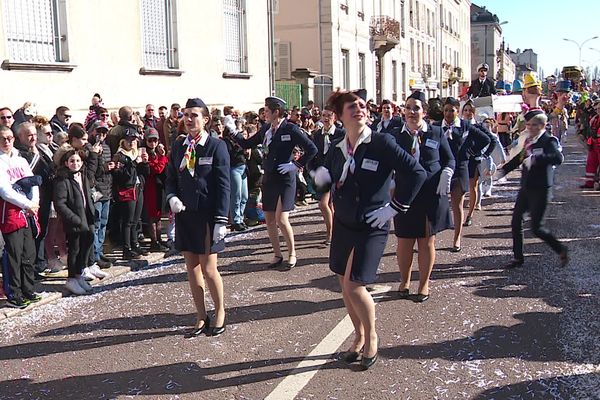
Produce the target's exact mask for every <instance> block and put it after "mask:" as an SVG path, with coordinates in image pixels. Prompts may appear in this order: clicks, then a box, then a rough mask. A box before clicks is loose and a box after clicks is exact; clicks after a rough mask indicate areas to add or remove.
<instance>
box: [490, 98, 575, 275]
mask: <svg viewBox="0 0 600 400" xmlns="http://www.w3.org/2000/svg"><path fill="white" fill-rule="evenodd" d="M524 117H525V126H526V127H527V132H526V133H527V138H526V139H525V142H524V144H523V149H522V150H521V151H519V152H518V153H517V155H516V156H515V157H513V158H512V159H511V160H510V161H509V162H507V163H506V164H504V166H503V167H502V168H500V169H499V170H498V172H496V176H495V178H496V179H499V178H502V177H504V176H505V175H506V174H508V173H509V172H511V171H513V170H514V169H516V168H517V167H519V165H523V168H522V171H521V188H520V189H519V194H518V195H517V200H516V202H515V207H514V209H513V215H512V222H511V227H512V239H513V255H514V259H513V260H512V261H511V262H510V263H509V264H508V265H507V266H506V268H509V269H510V268H517V267H522V266H523V264H524V262H525V257H524V255H523V215H524V214H525V213H526V212H529V216H530V217H531V232H532V233H533V234H534V235H535V236H537V237H539V238H540V239H542V240H543V241H544V242H546V243H547V244H548V245H549V246H550V247H551V248H552V250H554V251H555V252H556V253H557V254H558V255H559V258H560V263H561V266H563V267H564V266H566V265H567V263H568V262H569V257H568V249H567V247H566V246H565V245H563V244H562V243H560V242H559V241H558V240H557V239H556V238H555V237H554V235H552V233H551V232H550V231H549V230H548V229H546V228H545V227H544V222H543V219H544V214H545V212H546V207H547V206H548V201H549V197H550V194H551V191H552V186H553V184H554V166H556V165H560V164H562V162H563V161H564V157H563V154H562V152H561V147H560V144H559V142H558V139H557V138H556V137H555V136H552V135H550V134H548V132H546V129H545V127H546V123H547V122H548V117H547V116H546V114H544V112H543V111H542V110H541V109H532V110H530V111H529V112H527V113H526V114H525V116H524Z"/></svg>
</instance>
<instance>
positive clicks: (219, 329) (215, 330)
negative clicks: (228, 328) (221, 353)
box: [206, 323, 225, 336]
mask: <svg viewBox="0 0 600 400" xmlns="http://www.w3.org/2000/svg"><path fill="white" fill-rule="evenodd" d="M223 333H225V323H223V326H212V327H210V328H208V331H207V332H206V335H207V336H219V335H221V334H223Z"/></svg>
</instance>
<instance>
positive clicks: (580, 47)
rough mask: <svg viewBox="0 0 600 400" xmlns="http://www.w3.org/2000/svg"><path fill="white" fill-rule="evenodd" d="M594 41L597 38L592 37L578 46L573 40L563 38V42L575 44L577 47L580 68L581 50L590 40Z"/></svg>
mask: <svg viewBox="0 0 600 400" xmlns="http://www.w3.org/2000/svg"><path fill="white" fill-rule="evenodd" d="M594 39H598V36H594V37H591V38H589V39H585V40H584V41H583V42H581V44H579V42H576V41H575V40H573V39H567V38H563V40H564V41H565V42H571V43H575V46H577V48H579V64H578V66H579V67H581V49H582V48H583V45H584V44H586V43H587V42H589V41H590V40H594Z"/></svg>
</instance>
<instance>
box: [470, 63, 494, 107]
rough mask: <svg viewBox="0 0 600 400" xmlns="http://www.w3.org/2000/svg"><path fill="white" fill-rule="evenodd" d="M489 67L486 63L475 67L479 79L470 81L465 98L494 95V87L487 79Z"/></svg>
mask: <svg viewBox="0 0 600 400" xmlns="http://www.w3.org/2000/svg"><path fill="white" fill-rule="evenodd" d="M489 69H490V67H489V65H487V64H486V63H482V64H479V65H478V66H477V72H478V73H479V77H478V78H477V79H473V80H472V81H471V86H470V87H469V90H468V91H467V96H469V97H471V98H477V97H486V96H491V95H493V94H496V87H495V86H494V81H493V80H492V79H490V78H488V77H487V73H488V70H489Z"/></svg>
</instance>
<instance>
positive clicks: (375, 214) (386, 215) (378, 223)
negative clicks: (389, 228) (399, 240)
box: [366, 203, 398, 229]
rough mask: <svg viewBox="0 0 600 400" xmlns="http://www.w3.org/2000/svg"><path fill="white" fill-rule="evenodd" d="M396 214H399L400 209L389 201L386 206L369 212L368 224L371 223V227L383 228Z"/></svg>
mask: <svg viewBox="0 0 600 400" xmlns="http://www.w3.org/2000/svg"><path fill="white" fill-rule="evenodd" d="M396 214H398V211H396V210H394V209H393V208H392V206H390V205H389V203H388V204H386V205H385V206H383V207H380V208H378V209H377V210H374V211H371V212H370V213H368V214H367V215H366V217H367V224H369V225H371V228H379V229H381V228H383V226H384V225H385V224H386V222H388V221H389V220H390V219H392V218H394V217H395V216H396Z"/></svg>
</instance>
